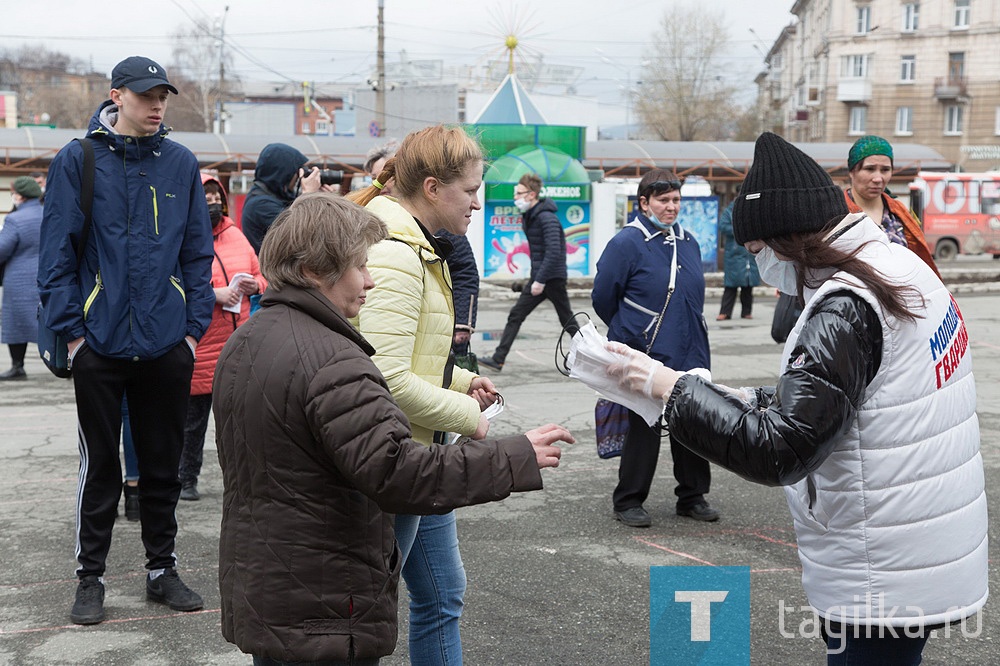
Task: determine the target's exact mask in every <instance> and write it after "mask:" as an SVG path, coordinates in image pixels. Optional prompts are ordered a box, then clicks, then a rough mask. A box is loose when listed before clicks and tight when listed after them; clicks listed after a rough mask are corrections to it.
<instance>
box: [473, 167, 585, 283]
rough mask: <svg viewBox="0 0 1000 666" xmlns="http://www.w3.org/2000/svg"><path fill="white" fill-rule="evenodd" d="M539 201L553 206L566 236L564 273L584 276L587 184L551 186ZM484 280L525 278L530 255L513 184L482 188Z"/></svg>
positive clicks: (493, 184)
mask: <svg viewBox="0 0 1000 666" xmlns="http://www.w3.org/2000/svg"><path fill="white" fill-rule="evenodd" d="M542 197H544V198H546V199H551V200H552V201H553V202H554V203H555V204H556V215H557V216H558V217H559V222H560V223H561V224H562V227H563V231H564V232H565V234H566V270H567V273H568V274H569V276H570V277H578V276H582V275H586V274H587V268H588V266H589V261H590V259H589V256H588V254H589V253H588V249H589V245H590V184H589V183H582V184H564V183H559V184H553V185H550V186H548V187H543V188H542ZM485 213H486V234H485V244H486V247H485V251H484V254H483V263H484V265H483V275H484V277H490V276H498V277H518V278H525V277H528V275H529V274H530V271H531V259H530V257H531V254H530V251H529V248H528V240H527V238H526V237H525V235H524V229H523V227H522V224H521V212H520V211H519V210H518V209H517V207H516V206H515V205H514V184H513V183H489V184H487V186H486V210H485Z"/></svg>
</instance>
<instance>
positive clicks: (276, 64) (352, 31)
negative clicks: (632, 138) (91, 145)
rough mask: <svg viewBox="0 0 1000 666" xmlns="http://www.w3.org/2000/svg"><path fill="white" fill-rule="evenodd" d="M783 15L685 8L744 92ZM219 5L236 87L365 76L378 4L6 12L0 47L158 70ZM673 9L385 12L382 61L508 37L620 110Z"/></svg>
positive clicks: (338, 0)
mask: <svg viewBox="0 0 1000 666" xmlns="http://www.w3.org/2000/svg"><path fill="white" fill-rule="evenodd" d="M792 4H793V1H792V0H756V1H755V2H746V1H745V0H697V2H690V1H688V2H685V3H684V6H692V5H696V6H699V7H706V8H709V9H712V10H721V11H723V12H724V15H725V19H726V21H727V23H728V26H729V37H730V40H731V43H732V51H731V56H729V58H728V59H727V62H726V63H725V66H724V71H723V74H724V75H725V76H727V77H730V78H732V79H733V80H739V81H741V82H745V85H746V86H747V89H748V90H751V89H753V77H754V75H755V74H756V73H757V72H759V71H760V69H761V68H762V64H763V57H762V55H761V51H764V52H766V51H767V49H768V48H770V46H771V44H772V43H773V42H774V39H775V38H776V37H777V36H778V34H779V33H780V31H781V29H782V28H783V27H784V26H785V25H787V24H788V23H790V22H791V21H792V20H793V18H794V17H793V16H792V15H791V14H789V12H788V10H789V9H790V8H791V7H792ZM227 5H228V7H229V11H228V13H226V14H225V17H226V18H225V33H226V38H227V42H229V43H230V45H231V47H232V51H233V54H232V55H233V65H234V67H233V73H234V74H236V75H238V76H239V77H240V78H242V79H243V80H244V81H251V80H265V81H281V80H295V81H301V80H311V81H317V82H328V83H348V82H356V81H361V80H364V79H365V78H366V77H367V76H368V75H369V74H370V73H371V72H372V71H374V68H375V51H376V23H377V21H376V18H377V14H378V2H377V0H311V1H307V0H277V1H274V0H230V1H229V2H223V1H221V0H161V1H160V2H157V3H152V2H147V1H146V0H126V1H124V2H123V1H122V0H111V2H110V3H107V4H100V3H99V4H94V3H87V2H81V1H80V0H45V2H43V3H39V4H34V3H30V2H5V3H4V8H3V13H2V16H3V19H2V22H0V47H3V48H7V49H11V48H17V47H18V46H20V45H22V44H42V45H44V46H45V47H46V48H48V49H50V50H54V51H60V52H63V53H67V54H69V55H71V56H73V57H77V58H82V59H84V60H86V61H87V62H89V63H91V64H92V66H93V68H94V70H96V71H101V72H110V70H111V68H112V67H113V66H114V64H115V63H116V62H118V61H119V60H121V59H122V58H124V57H126V56H129V55H145V56H148V57H151V58H153V59H154V60H157V61H158V62H160V64H162V65H164V66H165V67H166V66H168V65H169V63H170V62H171V51H172V46H171V40H170V37H169V36H170V34H171V33H174V32H176V31H177V30H179V29H185V28H188V27H190V26H192V25H193V21H192V19H208V20H209V22H211V21H212V20H213V19H216V20H217V18H216V17H221V16H222V15H223V10H224V8H225V7H226V6H227ZM672 5H673V2H671V1H670V0H634V1H632V2H627V3H625V2H616V1H615V0H546V1H545V2H535V1H532V2H528V1H526V0H520V1H518V2H512V1H511V0H385V26H386V27H385V33H386V38H385V48H386V61H387V62H391V61H393V60H397V61H398V60H399V52H400V50H402V49H405V51H406V53H407V55H408V56H409V57H410V58H412V59H442V60H444V61H445V63H446V64H455V65H477V64H484V63H485V62H487V61H488V60H489V59H491V58H495V57H497V56H499V55H500V54H501V53H502V52H503V38H504V35H506V34H507V32H508V31H509V30H510V29H511V28H513V29H514V31H515V33H516V34H517V35H518V36H519V38H520V40H521V43H522V45H523V49H524V51H525V52H526V53H527V54H529V55H535V54H540V55H542V56H543V57H544V60H545V62H546V63H549V64H554V65H569V66H577V67H583V68H585V70H586V71H585V73H584V74H583V75H582V76H581V77H580V79H579V81H578V84H577V89H578V92H579V93H580V94H583V95H594V96H599V97H600V98H601V99H602V103H603V104H608V105H614V104H617V105H621V104H623V102H622V99H623V97H622V89H623V88H624V81H625V80H626V79H630V80H631V81H632V82H634V81H636V80H637V79H638V78H640V70H641V67H640V62H641V60H642V53H643V52H644V50H648V49H649V48H650V47H651V46H653V44H654V36H653V35H654V32H655V31H656V28H657V25H658V23H659V21H660V18H661V17H662V16H663V14H664V12H665V11H667V10H668V9H669V8H670V7H671V6H672ZM151 7H155V9H154V10H150V9H149V8H151ZM750 28H752V29H753V32H751V31H750ZM602 53H603V55H602ZM607 60H610V61H611V62H610V63H609V62H607ZM737 77H738V78H737Z"/></svg>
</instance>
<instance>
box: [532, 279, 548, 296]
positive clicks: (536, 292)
mask: <svg viewBox="0 0 1000 666" xmlns="http://www.w3.org/2000/svg"><path fill="white" fill-rule="evenodd" d="M543 291H545V285H544V284H542V283H541V282H532V283H531V295H532V296H540V295H541V293H542V292H543Z"/></svg>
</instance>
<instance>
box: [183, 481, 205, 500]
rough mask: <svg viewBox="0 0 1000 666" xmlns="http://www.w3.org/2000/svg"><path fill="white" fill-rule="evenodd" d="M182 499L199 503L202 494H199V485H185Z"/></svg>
mask: <svg viewBox="0 0 1000 666" xmlns="http://www.w3.org/2000/svg"><path fill="white" fill-rule="evenodd" d="M180 498H181V499H182V500H184V501H185V502H197V501H198V500H200V499H201V493H199V492H198V484H197V483H185V484H184V485H182V486H181V496H180Z"/></svg>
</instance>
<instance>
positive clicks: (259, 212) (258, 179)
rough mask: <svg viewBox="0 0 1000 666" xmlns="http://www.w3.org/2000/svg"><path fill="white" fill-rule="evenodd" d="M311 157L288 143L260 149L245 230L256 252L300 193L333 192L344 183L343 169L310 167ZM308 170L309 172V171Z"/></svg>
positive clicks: (244, 217)
mask: <svg viewBox="0 0 1000 666" xmlns="http://www.w3.org/2000/svg"><path fill="white" fill-rule="evenodd" d="M308 161H309V159H308V158H307V157H306V156H305V155H303V154H302V153H301V152H299V151H298V150H296V149H295V148H293V147H291V146H289V145H287V144H284V143H269V144H268V145H266V146H264V150H262V151H260V156H259V157H258V158H257V168H256V169H254V181H253V187H252V188H250V193H249V194H248V195H247V200H246V203H245V204H244V205H243V215H242V217H241V224H242V227H243V234H244V235H245V236H246V237H247V240H248V241H250V245H252V246H253V249H254V252H257V253H258V254H260V244H261V243H262V242H263V241H264V235H265V234H266V233H267V230H268V229H270V228H271V224H272V223H273V222H274V220H275V218H276V217H278V215H279V214H280V213H281V211H283V210H285V209H286V208H288V207H289V206H290V205H291V204H292V201H294V200H295V197H296V196H298V195H299V194H309V193H310V192H320V191H322V192H332V191H333V187H332V185H336V184H338V183H340V181H341V178H342V173H341V172H340V171H331V170H324V169H318V168H315V167H313V168H308V167H306V162H308ZM307 171H308V173H307Z"/></svg>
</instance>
